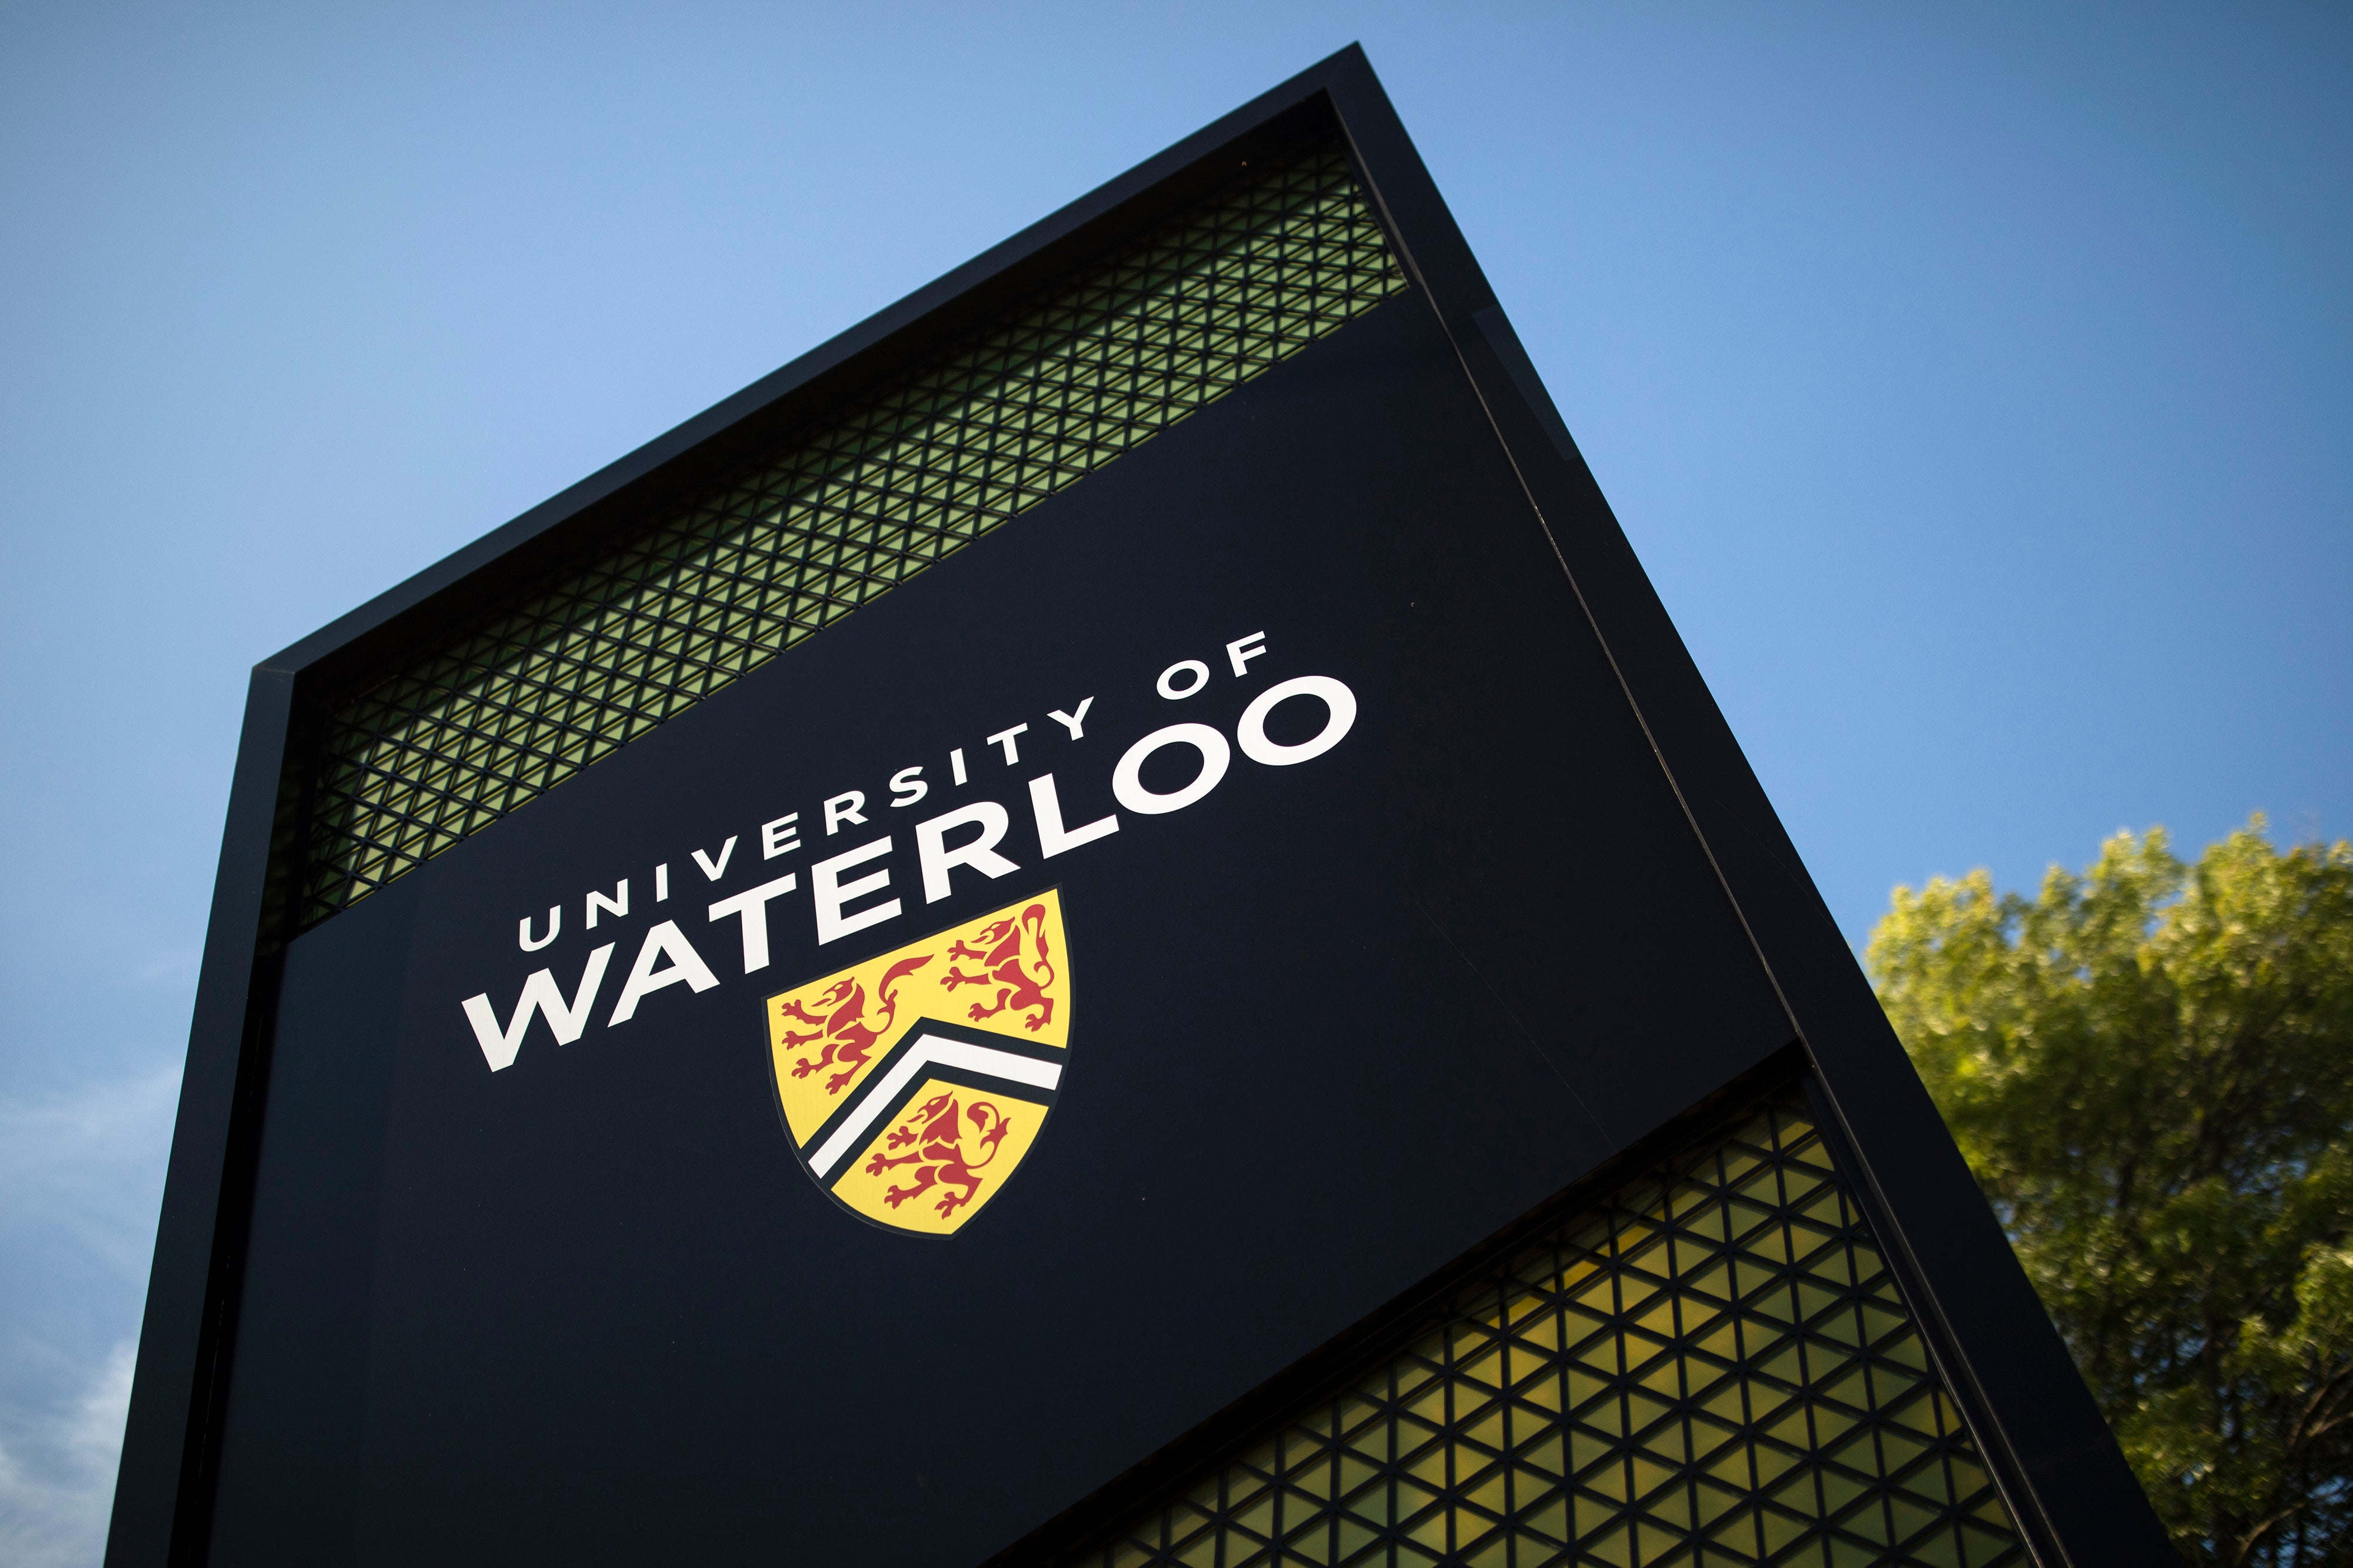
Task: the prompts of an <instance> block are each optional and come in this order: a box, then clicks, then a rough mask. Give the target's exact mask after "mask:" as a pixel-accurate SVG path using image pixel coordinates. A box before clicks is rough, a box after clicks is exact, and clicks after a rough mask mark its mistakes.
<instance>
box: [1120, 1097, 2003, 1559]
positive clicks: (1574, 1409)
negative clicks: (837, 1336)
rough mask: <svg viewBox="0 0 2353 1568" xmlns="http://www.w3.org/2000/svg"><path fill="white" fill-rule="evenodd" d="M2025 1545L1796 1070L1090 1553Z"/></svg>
mask: <svg viewBox="0 0 2353 1568" xmlns="http://www.w3.org/2000/svg"><path fill="white" fill-rule="evenodd" d="M2028 1561H2029V1559H2028V1557H2027V1554H2026V1552H2025V1549H2024V1547H2023V1546H2022V1544H2021V1542H2020V1540H2019V1537H2018V1535H2017V1532H2016V1531H2015V1530H2014V1529H2013V1528H2012V1525H2011V1522H2010V1514H2009V1511H2008V1510H2006V1509H2005V1508H2004V1506H2003V1504H2002V1501H2001V1499H2000V1494H1999V1493H1998V1492H1997V1491H1996V1490H1995V1489H1994V1488H1993V1486H1992V1484H1991V1482H1990V1481H1989V1479H1988V1477H1987V1474H1986V1470H1985V1467H1984V1465H1983V1464H1982V1462H1981V1461H1980V1460H1979V1458H1978V1449H1977V1447H1976V1445H1975V1444H1974V1443H1973V1442H1972V1441H1971V1439H1970V1437H1969V1435H1968V1432H1967V1430H1966V1429H1965V1428H1964V1427H1963V1426H1962V1425H1961V1421H1960V1417H1959V1415H1958V1413H1957V1411H1956V1410H1955V1408H1954V1405H1953V1403H1952V1400H1951V1398H1950V1396H1949V1395H1948V1394H1947V1393H1946V1391H1945V1389H1944V1388H1943V1387H1942V1385H1941V1384H1940V1382H1939V1380H1938V1377H1937V1374H1936V1371H1935V1369H1934V1367H1933V1365H1932V1363H1930V1361H1929V1359H1928V1356H1927V1353H1926V1349H1925V1347H1924V1346H1923V1345H1922V1343H1921V1340H1920V1334H1919V1331H1917V1329H1916V1328H1915V1326H1914V1324H1913V1321H1912V1320H1911V1317H1910V1316H1909V1314H1908V1313H1907V1312H1906V1310H1905V1306H1904V1302H1903V1300H1901V1298H1900V1297H1899V1296H1898V1295H1897V1293H1896V1290H1895V1287H1894V1282H1893V1281H1892V1280H1891V1279H1889V1277H1888V1274H1887V1270H1886V1268H1885V1267H1884V1266H1883V1263H1882V1262H1881V1259H1880V1257H1879V1254H1878V1252H1877V1251H1876V1249H1875V1248H1874V1247H1873V1243H1872V1239H1871V1236H1870V1234H1869V1231H1868V1229H1867V1228H1866V1226H1864V1224H1863V1221H1862V1215H1861V1214H1860V1212H1859V1211H1858V1210H1857V1209H1856V1207H1855V1205H1854V1203H1853V1201H1852V1198H1851V1197H1850V1196H1849V1195H1848V1194H1847V1193H1846V1192H1845V1190H1844V1189H1843V1188H1842V1187H1841V1184H1840V1181H1839V1178H1838V1175H1837V1173H1835V1172H1834V1171H1833V1170H1832V1169H1831V1163H1830V1160H1829V1157H1828V1154H1827V1152H1826V1151H1825V1149H1824V1147H1823V1144H1822V1142H1821V1139H1820V1135H1819V1134H1818V1132H1817V1131H1816V1130H1815V1128H1814V1126H1813V1124H1812V1122H1811V1121H1810V1117H1809V1114H1808V1112H1807V1110H1806V1109H1805V1105H1804V1101H1803V1100H1802V1099H1801V1098H1799V1097H1795V1096H1792V1097H1790V1098H1788V1099H1786V1100H1782V1101H1780V1102H1778V1103H1777V1104H1775V1105H1774V1106H1773V1107H1772V1108H1771V1109H1769V1110H1766V1111H1764V1112H1763V1113H1761V1114H1759V1115H1757V1117H1756V1118H1755V1119H1754V1120H1753V1121H1749V1122H1748V1123H1747V1124H1746V1125H1745V1126H1743V1127H1740V1128H1739V1129H1738V1130H1737V1131H1735V1132H1734V1133H1733V1134H1732V1135H1731V1136H1730V1137H1728V1138H1726V1139H1725V1140H1724V1141H1723V1142H1721V1143H1720V1144H1718V1145H1717V1146H1716V1147H1715V1148H1713V1149H1710V1150H1709V1151H1707V1152H1705V1153H1704V1154H1700V1155H1696V1156H1693V1157H1689V1158H1686V1159H1683V1160H1680V1161H1677V1162H1675V1163H1673V1164H1672V1165H1671V1166H1670V1167H1668V1168H1666V1169H1664V1170H1662V1171H1661V1172H1659V1173H1656V1174H1655V1175H1653V1176H1651V1177H1650V1178H1647V1179H1645V1180H1642V1181H1641V1182H1638V1183H1635V1184H1632V1185H1630V1186H1629V1187H1627V1188H1626V1189H1624V1190H1623V1191H1621V1192H1620V1193H1619V1194H1616V1196H1615V1197H1614V1198H1613V1199H1612V1200H1611V1201H1610V1202H1609V1203H1608V1204H1606V1205H1603V1206H1602V1207H1601V1208H1600V1209H1599V1210H1597V1211H1595V1212H1592V1213H1589V1214H1587V1215H1583V1216H1580V1217H1579V1218H1578V1219H1577V1220H1575V1221H1574V1222H1572V1223H1571V1224H1569V1225H1568V1226H1566V1227H1564V1228H1563V1229H1562V1230H1560V1231H1559V1232H1558V1233H1557V1234H1556V1235H1554V1236H1553V1237H1549V1238H1547V1239H1546V1240H1545V1241H1544V1242H1542V1243H1541V1244H1538V1245H1537V1246H1535V1247H1533V1248H1532V1249H1530V1250H1529V1251H1528V1252H1526V1253H1525V1254H1523V1255H1522V1256H1521V1257H1520V1258H1517V1259H1516V1260H1515V1261H1514V1262H1513V1263H1512V1264H1511V1265H1510V1266H1509V1267H1508V1268H1506V1269H1504V1271H1503V1272H1502V1273H1501V1274H1500V1275H1499V1276H1498V1277H1497V1278H1494V1279H1490V1280H1488V1281H1487V1282H1485V1283H1484V1284H1482V1285H1481V1286H1479V1287H1478V1288H1477V1289H1475V1290H1473V1291H1472V1292H1471V1293H1469V1294H1468V1295H1466V1296H1465V1297H1463V1298H1462V1299H1461V1300H1459V1301H1458V1302H1457V1303H1456V1304H1455V1306H1454V1307H1453V1308H1452V1309H1451V1310H1449V1311H1447V1312H1446V1313H1445V1314H1443V1315H1442V1318H1441V1319H1440V1321H1438V1322H1437V1323H1436V1324H1434V1325H1433V1326H1432V1327H1430V1330H1429V1331H1428V1332H1426V1333H1424V1334H1422V1335H1421V1336H1420V1337H1419V1339H1418V1340H1417V1341H1416V1342H1414V1343H1413V1345H1412V1346H1411V1348H1410V1349H1409V1350H1407V1351H1406V1352H1404V1353H1403V1354H1401V1355H1398V1356H1397V1357H1396V1358H1395V1359H1393V1360H1390V1361H1388V1362H1387V1363H1384V1364H1381V1365H1379V1366H1376V1367H1373V1368H1371V1369H1369V1370H1368V1371H1367V1372H1366V1373H1365V1374H1364V1376H1363V1377H1362V1378H1360V1379H1359V1380H1357V1381H1356V1383H1355V1384H1354V1385H1353V1386H1351V1387H1349V1388H1347V1389H1346V1390H1345V1392H1343V1393H1341V1394H1338V1395H1337V1396H1336V1397H1334V1398H1330V1399H1326V1400H1321V1401H1318V1402H1316V1403H1315V1404H1314V1405H1311V1406H1310V1407H1308V1408H1306V1409H1303V1410H1302V1411H1300V1412H1299V1413H1298V1414H1297V1415H1296V1416H1295V1417H1294V1418H1293V1419H1292V1420H1290V1421H1288V1422H1285V1423H1283V1424H1282V1426H1281V1427H1280V1428H1279V1429H1277V1430H1274V1431H1271V1432H1269V1433H1268V1434H1267V1435H1266V1436H1265V1437H1264V1438H1263V1439H1262V1440H1261V1441H1260V1442H1258V1443H1257V1444H1256V1445H1255V1446H1253V1447H1250V1449H1249V1450H1248V1451H1247V1452H1246V1453H1244V1454H1243V1455H1242V1456H1241V1457H1240V1458H1238V1459H1236V1460H1235V1461H1234V1462H1233V1463H1231V1464H1229V1465H1228V1466H1226V1467H1225V1468H1221V1469H1219V1471H1217V1472H1216V1473H1215V1474H1213V1475H1209V1476H1206V1477H1204V1478H1203V1479H1201V1480H1200V1482H1199V1483H1198V1485H1195V1486H1193V1487H1191V1488H1189V1489H1187V1490H1186V1491H1184V1492H1183V1493H1182V1494H1181V1495H1179V1496H1177V1497H1174V1498H1171V1499H1168V1500H1166V1501H1165V1502H1163V1503H1162V1504H1161V1505H1159V1506H1156V1507H1154V1508H1152V1509H1151V1510H1148V1511H1147V1512H1145V1514H1144V1515H1143V1516H1142V1517H1141V1518H1139V1519H1137V1520H1136V1521H1134V1525H1133V1527H1132V1528H1131V1529H1130V1530H1129V1531H1126V1532H1125V1533H1124V1534H1123V1535H1122V1536H1121V1537H1120V1538H1119V1539H1118V1540H1116V1541H1114V1542H1113V1543H1112V1544H1110V1545H1109V1546H1107V1547H1105V1548H1103V1550H1102V1551H1101V1552H1090V1553H1089V1554H1088V1556H1087V1558H1086V1559H1085V1562H1086V1563H1088V1564H1090V1565H1092V1568H1140V1565H1142V1564H1162V1563H1183V1564H1186V1565H1187V1568H1276V1565H1277V1564H1291V1563H1314V1564H1334V1565H1336V1564H1360V1563H1361V1564H1370V1563H1379V1564H1428V1563H1461V1564H1469V1565H1472V1568H1551V1565H1559V1568H1567V1564H1571V1563H1577V1564H1609V1565H1610V1568H1668V1565H1675V1568H1710V1565H1714V1564H1724V1565H1726V1568H1729V1565H1731V1564H1736V1563H1737V1564H1753V1563H1775V1564H1785V1563H1786V1564H1799V1563H1802V1564H1806V1565H1807V1568H1865V1565H1871V1564H1881V1563H1889V1564H1894V1563H1905V1564H1909V1563H1921V1564H1933V1565H1935V1568H2001V1565H2008V1564H2021V1565H2023V1564H2025V1563H2028Z"/></svg>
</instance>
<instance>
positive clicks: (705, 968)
mask: <svg viewBox="0 0 2353 1568" xmlns="http://www.w3.org/2000/svg"><path fill="white" fill-rule="evenodd" d="M665 958H666V959H668V960H670V967H669V968H667V969H656V968H655V967H654V964H655V963H656V962H657V961H658V960H660V959H665ZM681 980H683V981H685V982H686V983H687V984H689V985H690V986H691V987H693V989H694V994H696V995H698V996H700V995H701V994H702V993H704V992H705V991H708V990H710V989H711V988H712V986H714V985H716V984H719V976H717V975H716V974H713V973H711V966H710V965H709V964H707V963H703V962H702V954H701V953H699V952H695V951H694V944H693V943H692V942H689V941H687V940H686V933H685V932H684V931H681V930H679V929H678V922H677V921H659V922H657V923H656V924H655V926H654V929H653V930H651V931H648V932H646V940H645V942H644V943H643V944H642V945H641V946H639V947H638V961H637V962H636V963H633V964H631V965H629V978H628V984H624V985H623V986H622V987H621V999H620V1000H619V1001H617V1002H616V1003H614V1004H613V1016H611V1017H609V1018H607V1019H606V1020H605V1026H606V1027H607V1028H608V1029H609V1028H611V1027H612V1026H614V1025H616V1024H626V1023H628V1021H629V1020H630V1019H632V1018H634V1017H636V1016H638V1003H639V1002H640V1001H642V1000H644V999H645V998H646V997H648V996H649V995H651V994H653V993H655V992H657V991H659V990H661V989H662V988H663V987H664V986H666V985H675V984H678V983H679V982H680V981H681Z"/></svg>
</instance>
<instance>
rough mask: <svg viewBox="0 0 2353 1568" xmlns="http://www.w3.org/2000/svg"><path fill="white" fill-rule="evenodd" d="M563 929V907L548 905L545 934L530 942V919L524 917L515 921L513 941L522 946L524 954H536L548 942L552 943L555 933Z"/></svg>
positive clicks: (560, 905)
mask: <svg viewBox="0 0 2353 1568" xmlns="http://www.w3.org/2000/svg"><path fill="white" fill-rule="evenodd" d="M563 929H564V906H563V905H562V904H550V905H548V906H547V934H546V935H545V936H543V937H541V938H540V939H539V940H538V941H537V942H533V941H532V940H531V917H530V916H529V915H525V916H523V917H522V919H521V920H519V921H515V941H517V942H521V943H522V950H523V951H524V952H538V951H539V950H540V949H541V948H543V947H545V946H546V945H547V944H548V943H549V942H554V940H555V934H556V932H558V931H562V930H563Z"/></svg>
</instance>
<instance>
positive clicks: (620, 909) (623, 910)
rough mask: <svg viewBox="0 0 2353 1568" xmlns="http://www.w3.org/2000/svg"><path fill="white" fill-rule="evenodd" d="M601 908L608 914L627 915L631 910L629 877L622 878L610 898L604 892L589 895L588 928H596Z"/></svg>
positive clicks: (593, 929)
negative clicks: (597, 913)
mask: <svg viewBox="0 0 2353 1568" xmlns="http://www.w3.org/2000/svg"><path fill="white" fill-rule="evenodd" d="M598 910H603V911H604V912H605V913H607V914H608V915H626V914H628V912H629V879H628V878H627V877H624V878H622V879H621V880H620V882H619V884H618V885H617V886H616V887H615V888H614V889H613V896H612V897H611V898H609V899H608V898H607V897H606V896H605V895H604V894H602V893H591V894H589V895H588V929H589V930H590V931H595V930H596V912H597V911H598Z"/></svg>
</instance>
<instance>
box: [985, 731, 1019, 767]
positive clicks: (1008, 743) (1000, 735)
mask: <svg viewBox="0 0 2353 1568" xmlns="http://www.w3.org/2000/svg"><path fill="white" fill-rule="evenodd" d="M1028 733H1029V725H1027V724H1016V725H1014V726H1013V728H1011V729H1010V730H999V731H997V733H996V734H994V735H991V736H990V737H989V738H988V743H989V744H990V745H992V746H1002V747H1004V748H1005V765H1006V766H1007V767H1008V768H1009V767H1011V766H1012V765H1013V764H1014V763H1018V762H1019V761H1020V760H1021V749H1020V745H1019V743H1018V742H1016V741H1015V740H1014V737H1015V736H1017V735H1026V734H1028Z"/></svg>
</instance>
